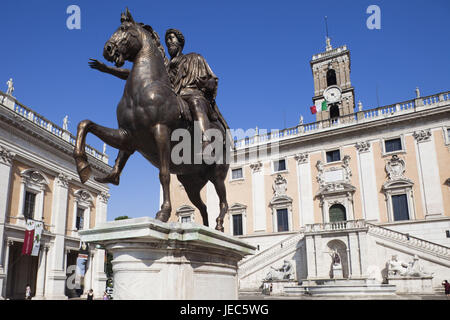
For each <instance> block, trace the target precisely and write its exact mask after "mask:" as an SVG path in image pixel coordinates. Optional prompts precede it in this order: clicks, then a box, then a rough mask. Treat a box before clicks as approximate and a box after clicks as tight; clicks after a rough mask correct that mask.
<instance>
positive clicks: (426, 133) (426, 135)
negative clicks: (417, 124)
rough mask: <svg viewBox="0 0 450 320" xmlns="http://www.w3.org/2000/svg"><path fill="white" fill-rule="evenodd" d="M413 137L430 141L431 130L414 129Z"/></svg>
mask: <svg viewBox="0 0 450 320" xmlns="http://www.w3.org/2000/svg"><path fill="white" fill-rule="evenodd" d="M413 137H414V138H415V139H416V141H417V142H425V141H429V140H430V139H431V130H430V129H428V130H420V131H414V133H413Z"/></svg>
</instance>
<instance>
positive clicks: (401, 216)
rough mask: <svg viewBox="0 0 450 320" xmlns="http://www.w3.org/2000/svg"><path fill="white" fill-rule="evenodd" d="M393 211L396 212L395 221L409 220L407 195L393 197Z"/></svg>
mask: <svg viewBox="0 0 450 320" xmlns="http://www.w3.org/2000/svg"><path fill="white" fill-rule="evenodd" d="M392 209H393V211H394V221H401V220H409V213H408V199H407V197H406V194H398V195H393V196H392Z"/></svg>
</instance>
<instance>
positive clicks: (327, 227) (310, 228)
mask: <svg viewBox="0 0 450 320" xmlns="http://www.w3.org/2000/svg"><path fill="white" fill-rule="evenodd" d="M366 227H367V226H366V221H365V220H348V221H336V222H329V223H315V224H307V225H305V233H306V232H322V231H339V230H349V229H360V228H366Z"/></svg>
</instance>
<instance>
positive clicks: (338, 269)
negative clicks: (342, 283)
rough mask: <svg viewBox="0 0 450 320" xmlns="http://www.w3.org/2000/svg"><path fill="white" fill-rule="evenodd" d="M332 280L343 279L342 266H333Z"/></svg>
mask: <svg viewBox="0 0 450 320" xmlns="http://www.w3.org/2000/svg"><path fill="white" fill-rule="evenodd" d="M332 273H333V279H343V278H344V274H343V272H342V266H341V265H340V264H334V265H333V271H332Z"/></svg>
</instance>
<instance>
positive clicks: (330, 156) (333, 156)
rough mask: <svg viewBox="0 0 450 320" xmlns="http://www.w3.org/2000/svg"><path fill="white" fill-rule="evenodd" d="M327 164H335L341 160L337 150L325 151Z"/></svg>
mask: <svg viewBox="0 0 450 320" xmlns="http://www.w3.org/2000/svg"><path fill="white" fill-rule="evenodd" d="M326 155H327V162H335V161H339V160H341V152H340V151H339V149H338V150H332V151H327V153H326Z"/></svg>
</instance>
